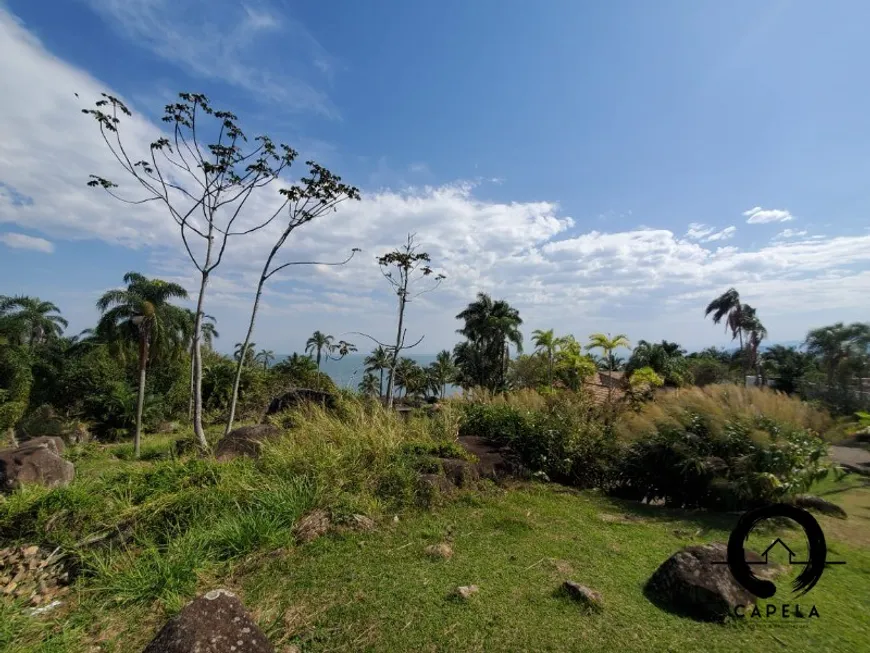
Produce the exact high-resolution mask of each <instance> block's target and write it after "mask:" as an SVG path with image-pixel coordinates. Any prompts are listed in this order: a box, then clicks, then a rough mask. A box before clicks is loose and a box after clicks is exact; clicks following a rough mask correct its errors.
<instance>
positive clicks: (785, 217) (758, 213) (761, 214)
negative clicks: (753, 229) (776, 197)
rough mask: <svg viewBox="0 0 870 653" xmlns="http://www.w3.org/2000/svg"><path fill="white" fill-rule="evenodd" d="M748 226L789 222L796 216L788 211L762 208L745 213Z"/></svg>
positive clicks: (754, 208) (757, 207) (758, 207)
mask: <svg viewBox="0 0 870 653" xmlns="http://www.w3.org/2000/svg"><path fill="white" fill-rule="evenodd" d="M743 215H744V216H746V222H747V223H748V224H766V223H768V222H788V221H789V220H794V216H793V215H792V214H791V213H790V212H789V211H787V210H786V209H763V208H761V207H760V206H756V207H753V208H751V209H749V210H748V211H744V212H743Z"/></svg>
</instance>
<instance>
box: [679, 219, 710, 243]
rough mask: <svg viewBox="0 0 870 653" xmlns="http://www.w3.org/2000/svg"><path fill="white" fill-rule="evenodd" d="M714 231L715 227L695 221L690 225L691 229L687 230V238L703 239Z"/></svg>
mask: <svg viewBox="0 0 870 653" xmlns="http://www.w3.org/2000/svg"><path fill="white" fill-rule="evenodd" d="M714 231H716V229H715V228H714V227H709V226H707V225H705V224H702V223H700V222H693V223H691V224H690V225H689V230H688V231H687V232H686V238H691V239H692V240H701V239H703V238H706V237H707V236H709V235H710V234H712V233H713V232H714Z"/></svg>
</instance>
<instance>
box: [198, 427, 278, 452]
mask: <svg viewBox="0 0 870 653" xmlns="http://www.w3.org/2000/svg"><path fill="white" fill-rule="evenodd" d="M280 435H281V429H279V428H278V427H277V426H275V425H273V424H255V425H253V426H242V427H240V428H237V429H233V430H232V431H230V432H229V433H227V434H226V435H225V436H224V437H223V438H222V439H221V440H220V441H219V442H218V443H217V445H216V446H215V452H214V453H215V458H217V460H221V461H224V460H232V459H233V458H238V457H239V456H248V457H250V458H256V457H257V456H259V455H260V447H261V446H262V445H263V443H264V442H266V441H267V440H274V439H275V438H278V437H279V436H280Z"/></svg>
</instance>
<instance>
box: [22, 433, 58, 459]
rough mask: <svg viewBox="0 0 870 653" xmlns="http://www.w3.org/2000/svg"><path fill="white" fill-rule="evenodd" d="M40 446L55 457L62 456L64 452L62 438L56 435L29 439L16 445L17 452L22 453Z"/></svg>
mask: <svg viewBox="0 0 870 653" xmlns="http://www.w3.org/2000/svg"><path fill="white" fill-rule="evenodd" d="M42 446H45V447H46V448H47V449H48V450H49V451H50V452H51V453H53V454H55V455H57V456H62V455H63V452H64V451H65V450H66V444H65V443H64V441H63V438H61V437H58V436H56V435H41V436H39V437H37V438H30V439H29V440H25V441H24V442H22V443H21V444H20V445H18V449H17V450H18V451H24V450H26V449H37V448H39V447H42Z"/></svg>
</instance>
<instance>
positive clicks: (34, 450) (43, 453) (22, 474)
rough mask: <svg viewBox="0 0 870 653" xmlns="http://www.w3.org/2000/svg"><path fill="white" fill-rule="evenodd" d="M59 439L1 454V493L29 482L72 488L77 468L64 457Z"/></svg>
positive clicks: (30, 443) (8, 450)
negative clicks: (58, 444) (61, 454)
mask: <svg viewBox="0 0 870 653" xmlns="http://www.w3.org/2000/svg"><path fill="white" fill-rule="evenodd" d="M55 440H56V439H55V438H46V439H45V441H43V442H37V443H33V442H32V441H31V442H25V443H24V444H23V445H22V446H20V447H18V448H17V449H7V450H5V451H0V491H6V492H10V491H12V490H15V489H17V488H18V487H20V486H22V485H24V484H28V483H39V484H42V485H45V486H47V487H58V486H63V485H68V484H69V483H70V482H71V481H72V480H73V478H75V466H74V465H73V464H72V463H71V462H69V461H67V460H64V459H63V458H61V457H60V455H59V453H58V446H57V443H56V441H55ZM62 444H63V442H61V445H62Z"/></svg>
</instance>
